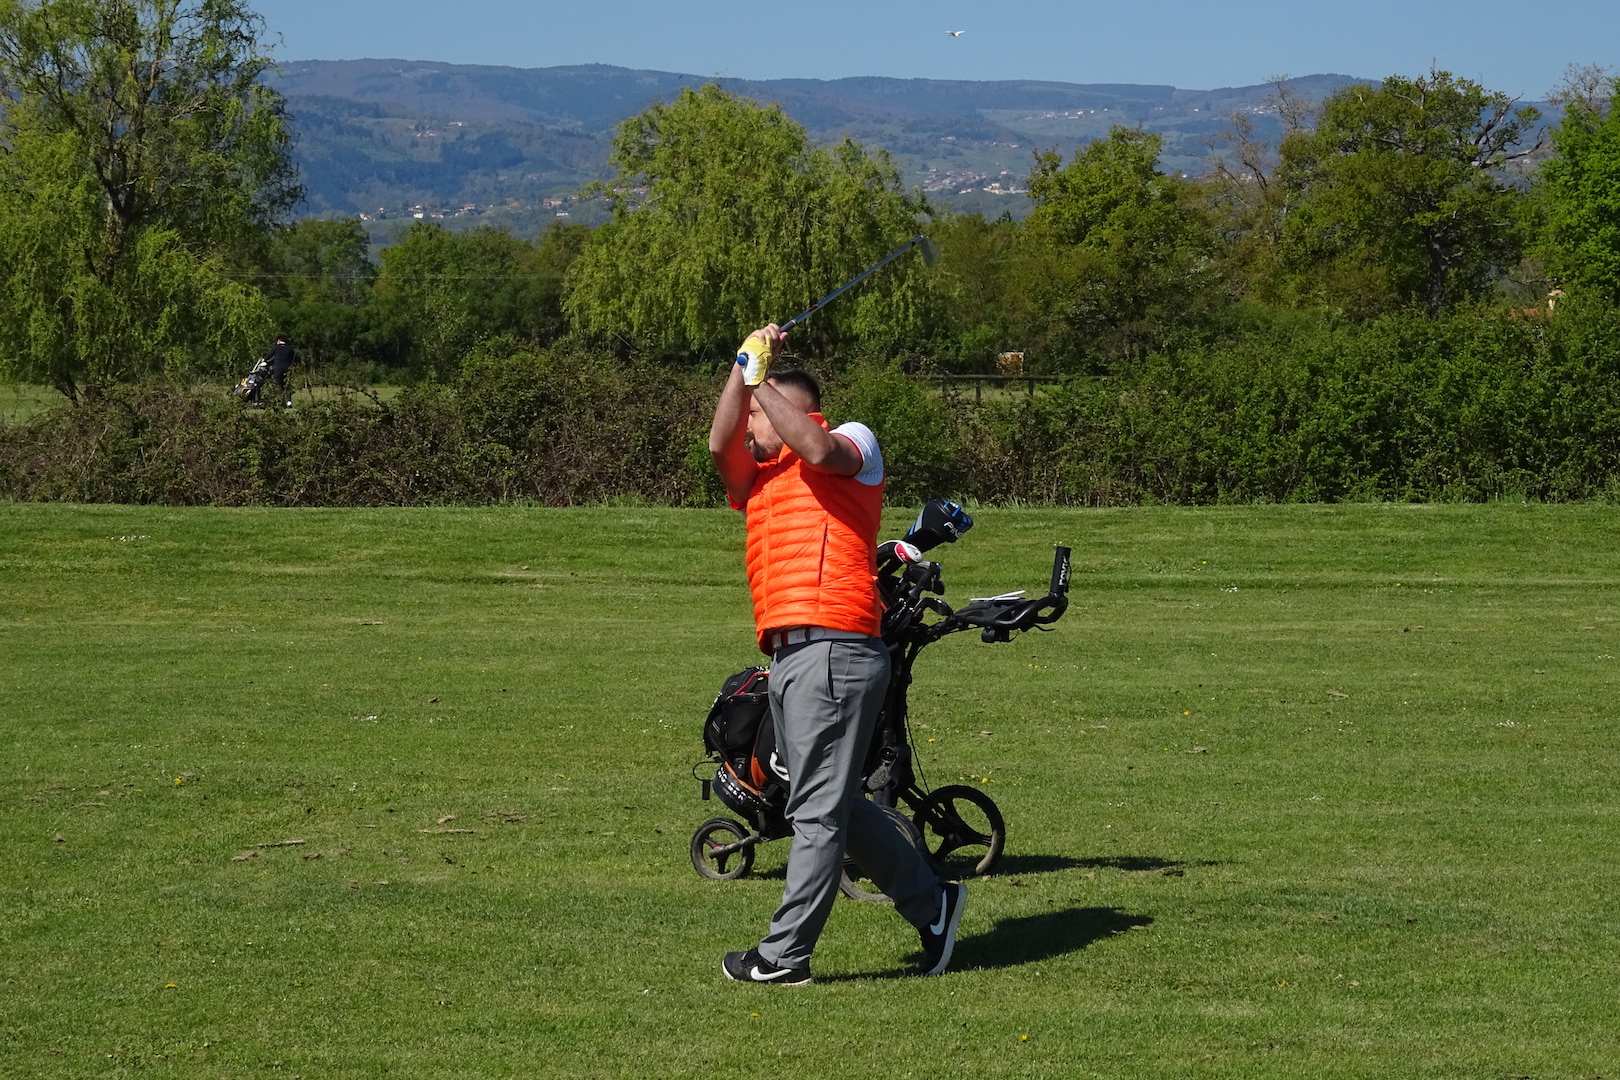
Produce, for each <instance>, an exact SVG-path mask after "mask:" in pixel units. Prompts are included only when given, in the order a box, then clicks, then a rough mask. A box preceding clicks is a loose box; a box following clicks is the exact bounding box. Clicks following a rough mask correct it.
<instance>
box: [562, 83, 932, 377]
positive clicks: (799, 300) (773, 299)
mask: <svg viewBox="0 0 1620 1080" xmlns="http://www.w3.org/2000/svg"><path fill="white" fill-rule="evenodd" d="M611 161H612V164H613V166H614V168H615V169H616V170H617V172H618V176H617V178H616V179H614V180H612V181H611V182H608V183H605V184H602V185H600V186H599V190H600V191H601V192H602V193H603V194H604V195H605V196H606V197H607V199H608V202H609V203H610V205H611V206H612V209H613V220H612V221H611V222H610V223H609V224H608V225H605V226H603V227H602V228H600V229H598V230H597V232H596V233H595V235H593V236H592V237H591V241H590V243H589V244H587V245H586V248H585V251H584V253H583V254H582V255H581V256H580V259H579V261H578V263H576V264H575V266H574V271H573V274H572V276H571V278H570V283H569V295H568V301H567V305H568V311H569V314H570V316H571V317H572V319H573V320H574V322H575V324H576V325H577V326H579V327H580V328H582V329H584V330H586V331H589V332H592V333H596V334H601V335H611V336H616V337H617V338H618V339H619V340H621V341H623V342H625V343H626V344H628V345H630V346H632V347H636V348H643V349H650V350H656V351H670V352H680V351H689V352H698V353H703V352H713V351H729V350H730V349H732V348H733V347H735V345H736V344H737V342H738V341H740V340H741V338H742V336H743V335H744V334H746V333H747V332H748V330H749V329H751V328H753V327H757V326H759V325H760V324H761V323H763V322H765V321H767V320H770V319H777V320H781V319H786V318H789V317H791V316H792V315H795V314H797V313H798V312H799V311H800V310H803V309H804V308H805V307H807V306H808V305H809V304H810V303H811V302H813V301H814V300H816V299H818V298H819V297H820V296H821V295H823V294H825V293H826V292H829V291H831V290H832V289H833V288H834V287H836V286H837V285H838V284H839V283H840V282H841V281H843V280H846V279H848V278H850V277H853V276H854V275H855V274H856V273H858V272H859V271H860V270H861V269H863V267H864V266H865V265H867V264H869V263H871V262H875V261H876V260H877V259H878V258H880V257H881V256H882V255H884V254H886V253H887V252H888V251H889V250H891V249H893V248H894V247H897V246H899V245H900V244H901V243H903V242H904V241H905V240H906V239H907V238H909V237H910V236H913V235H915V234H916V232H917V231H918V215H919V214H922V213H924V212H926V211H927V204H926V202H925V201H924V200H923V199H922V197H921V196H920V195H915V196H914V195H909V194H907V193H906V192H904V191H903V190H902V189H901V187H900V178H899V172H898V170H897V169H896V168H895V166H894V164H893V163H892V162H891V161H890V160H889V157H888V155H887V154H885V153H883V152H881V151H879V152H877V153H875V154H869V153H868V152H867V151H865V150H864V149H862V148H861V146H860V145H859V144H857V143H854V142H852V141H849V140H845V141H844V142H843V143H841V144H840V145H838V146H836V147H833V148H831V149H826V148H821V147H815V146H812V145H811V144H810V142H809V140H808V138H807V137H806V135H805V132H804V129H803V128H802V127H800V126H799V125H798V124H797V123H795V122H794V121H792V120H791V119H789V118H788V116H787V115H786V114H785V113H783V111H782V109H781V108H780V107H779V106H774V105H773V106H770V107H768V108H761V107H760V106H758V105H756V104H755V103H753V102H751V101H748V100H746V99H743V98H739V97H737V96H735V95H733V94H729V93H727V92H725V91H724V90H721V89H720V88H719V87H717V86H715V85H713V84H709V85H706V86H704V87H702V88H701V89H698V90H692V89H684V90H682V91H681V93H680V96H679V97H678V98H677V99H676V100H675V101H674V102H673V103H669V104H663V103H658V104H654V105H652V106H650V107H649V108H648V109H647V110H646V111H644V112H642V113H641V114H640V115H639V116H634V117H631V118H630V119H629V120H626V121H625V122H624V123H623V124H621V125H620V127H619V132H618V135H617V137H616V138H615V139H614V144H613V153H612V156H611ZM918 266H920V261H919V260H916V259H907V260H905V261H903V262H901V263H898V264H896V265H894V266H893V267H890V268H885V270H884V271H883V274H882V276H881V277H877V278H874V279H873V280H871V281H870V282H868V283H865V284H863V285H862V286H861V291H860V292H859V293H858V294H856V295H853V296H851V297H849V298H847V299H843V300H840V302H839V306H838V307H837V308H831V309H829V310H828V311H827V312H826V313H824V314H820V315H817V316H816V317H815V318H814V319H812V320H810V321H809V322H808V323H806V325H805V327H804V329H803V330H801V331H797V332H796V335H795V338H794V340H795V342H798V343H800V347H801V348H802V347H803V345H802V343H803V342H805V341H806V340H808V341H810V342H811V347H813V348H816V349H819V350H821V351H831V350H833V349H835V348H836V347H837V346H838V344H839V342H841V341H845V340H850V339H858V340H861V341H862V342H863V343H864V344H866V345H867V346H869V347H871V348H874V349H883V348H889V347H893V346H894V345H895V344H896V343H898V342H900V341H904V340H907V339H908V338H909V337H910V335H911V334H912V333H913V332H914V331H915V329H916V328H917V327H918V326H919V325H921V323H922V321H923V311H924V305H925V304H926V303H927V296H926V293H925V291H924V288H923V285H922V282H921V278H920V274H919V272H918Z"/></svg>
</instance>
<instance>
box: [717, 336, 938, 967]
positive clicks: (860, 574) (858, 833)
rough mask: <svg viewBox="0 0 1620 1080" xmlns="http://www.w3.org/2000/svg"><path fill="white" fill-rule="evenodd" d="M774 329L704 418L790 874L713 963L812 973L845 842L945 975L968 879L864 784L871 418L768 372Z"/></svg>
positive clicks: (748, 351) (870, 606)
mask: <svg viewBox="0 0 1620 1080" xmlns="http://www.w3.org/2000/svg"><path fill="white" fill-rule="evenodd" d="M782 341H783V338H782V335H781V333H780V331H779V330H778V329H777V327H776V325H775V324H774V323H773V324H771V325H770V326H767V327H765V328H764V329H762V330H756V331H755V332H754V333H753V334H751V335H750V336H749V338H748V340H747V341H746V342H744V343H743V347H742V350H741V351H740V353H739V354H738V356H737V364H736V366H735V367H733V368H732V371H731V376H730V378H729V380H728V381H727V382H726V387H725V389H724V390H723V391H722V392H721V394H720V401H719V403H718V404H717V405H716V406H715V410H714V425H713V427H711V428H710V430H709V452H710V453H711V454H712V455H714V462H715V465H716V466H717V467H718V468H719V470H720V477H721V479H722V480H723V481H724V482H725V485H726V491H727V492H728V493H729V494H730V496H731V504H732V506H733V507H735V508H736V509H739V510H743V511H745V512H746V514H747V527H748V546H747V562H748V584H749V588H750V589H751V590H752V592H753V596H754V625H755V630H756V632H757V633H758V639H759V647H760V650H761V651H763V652H765V653H767V654H769V655H770V657H771V677H770V700H771V717H772V719H773V721H774V722H775V725H776V738H777V747H778V749H779V750H780V752H781V754H782V756H783V757H784V758H785V760H786V764H787V771H788V776H789V781H790V786H791V789H792V790H791V793H790V794H789V796H788V803H787V817H788V820H789V821H791V822H792V823H793V849H792V851H791V853H790V854H789V856H788V865H787V886H786V888H785V889H784V890H783V893H782V904H781V906H780V907H778V908H777V909H776V914H775V916H774V917H773V918H772V919H771V926H770V930H769V932H768V933H767V934H766V935H765V938H764V940H762V941H761V942H760V943H759V944H758V945H757V946H756V947H754V948H752V949H749V950H747V951H746V952H734V953H727V954H726V957H725V960H724V962H723V963H722V965H721V966H722V969H723V970H724V971H725V974H726V977H727V978H730V979H736V980H739V981H742V982H762V983H781V984H784V985H788V986H797V985H802V984H805V983H808V982H810V981H811V979H810V954H811V952H813V951H814V949H815V947H816V940H817V939H818V938H819V937H820V936H821V930H822V927H823V926H824V925H826V922H827V915H828V913H829V912H830V911H831V910H832V904H833V900H834V898H835V897H836V896H837V895H838V881H839V878H840V876H841V875H842V871H843V867H844V854H845V850H846V848H847V850H848V853H849V855H850V856H851V857H852V858H853V859H854V860H855V861H856V862H857V863H858V864H859V865H860V868H861V869H862V870H863V871H864V872H865V873H866V875H867V876H868V877H870V878H871V879H872V880H873V881H874V882H876V883H877V885H878V887H879V888H881V889H882V890H883V891H884V892H885V893H887V894H888V895H889V896H891V897H893V898H894V906H895V910H896V911H898V912H899V913H900V914H901V915H902V916H904V917H905V918H906V919H907V920H908V921H909V922H911V924H912V925H913V926H915V927H916V928H917V931H918V933H919V934H920V935H921V938H922V951H923V961H922V965H921V972H922V974H924V975H938V974H939V973H940V972H942V971H944V970H945V967H946V965H947V964H949V963H950V959H951V949H952V947H953V945H954V944H955V941H956V928H957V925H958V923H960V922H961V919H962V907H963V904H964V903H966V901H967V888H966V887H965V886H963V885H959V884H955V883H949V882H941V881H940V880H939V878H938V877H937V875H936V874H935V873H934V870H933V869H932V867H930V866H929V864H928V862H927V861H926V860H925V859H924V858H923V856H922V854H921V853H920V852H919V851H918V850H917V849H916V848H915V847H914V846H913V845H912V843H911V841H910V840H909V839H908V838H907V837H906V835H905V834H904V833H902V832H901V831H900V829H899V828H898V827H897V826H896V824H895V822H894V820H893V819H892V818H890V817H889V816H888V815H887V814H885V812H884V811H883V810H881V809H879V808H878V807H877V806H875V805H874V804H873V803H872V802H870V801H869V800H867V799H865V798H862V797H861V792H860V786H861V767H862V765H863V763H864V762H865V760H866V753H867V747H868V744H870V742H871V740H872V734H873V731H874V729H875V728H876V726H877V718H878V712H879V711H880V710H881V709H882V707H883V697H884V692H885V690H886V689H887V688H888V685H889V652H888V649H887V648H886V647H885V646H884V644H883V641H882V640H881V638H880V637H879V634H880V633H881V631H882V617H883V602H882V599H881V598H880V596H879V594H878V589H877V535H878V525H879V517H880V515H881V513H882V510H883V457H882V455H881V454H880V453H879V452H878V444H877V439H876V438H875V437H874V436H873V434H872V432H871V431H870V430H869V429H868V428H867V427H866V426H865V425H864V424H844V425H842V426H840V427H838V428H835V429H829V428H828V425H827V422H826V420H824V419H823V418H822V415H821V412H820V409H821V390H820V387H818V386H817V385H816V381H815V379H814V378H812V377H811V376H810V375H809V374H808V373H806V372H803V371H784V372H781V373H779V374H777V375H774V376H771V375H770V374H769V372H770V365H771V361H772V360H774V359H775V357H776V354H777V351H778V350H779V349H780V347H781V343H782Z"/></svg>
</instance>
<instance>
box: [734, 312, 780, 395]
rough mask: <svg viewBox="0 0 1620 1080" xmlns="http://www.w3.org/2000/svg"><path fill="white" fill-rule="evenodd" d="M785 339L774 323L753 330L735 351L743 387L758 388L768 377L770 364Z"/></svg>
mask: <svg viewBox="0 0 1620 1080" xmlns="http://www.w3.org/2000/svg"><path fill="white" fill-rule="evenodd" d="M786 340H787V339H786V338H785V337H783V336H782V332H781V331H780V330H778V329H777V327H776V324H775V323H771V324H770V325H769V326H766V327H763V328H761V329H759V330H755V331H754V332H753V333H752V334H749V335H748V340H746V341H744V342H743V343H742V346H741V347H740V348H739V349H738V350H737V365H738V366H739V367H741V368H742V369H743V385H745V386H758V385H760V384H761V383H763V382H764V381H765V380H766V379H767V378H769V377H770V373H771V364H772V363H773V362H774V361H775V360H776V354H777V353H778V352H779V351H781V348H782V342H784V341H786Z"/></svg>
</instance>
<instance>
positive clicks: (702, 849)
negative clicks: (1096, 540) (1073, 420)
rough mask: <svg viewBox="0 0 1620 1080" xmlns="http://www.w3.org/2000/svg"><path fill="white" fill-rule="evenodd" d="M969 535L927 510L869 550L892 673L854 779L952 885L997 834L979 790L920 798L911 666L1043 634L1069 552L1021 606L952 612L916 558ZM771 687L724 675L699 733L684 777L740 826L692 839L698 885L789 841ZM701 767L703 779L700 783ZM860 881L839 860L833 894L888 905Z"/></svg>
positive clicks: (755, 677)
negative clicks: (963, 637) (969, 639)
mask: <svg viewBox="0 0 1620 1080" xmlns="http://www.w3.org/2000/svg"><path fill="white" fill-rule="evenodd" d="M972 526H973V519H972V518H970V517H969V516H968V515H967V513H966V512H965V511H963V510H962V508H961V507H960V506H957V505H956V504H955V503H951V502H945V501H942V500H934V501H932V502H930V503H928V505H927V506H925V507H924V508H923V511H922V513H921V514H920V515H919V516H918V518H917V520H916V521H915V522H914V523H913V524H912V526H911V528H910V530H909V531H908V532H907V533H906V535H905V537H904V539H901V540H890V541H888V542H887V543H885V544H883V545H882V546H881V547H879V548H878V586H879V589H880V590H881V592H882V596H883V601H884V604H885V608H886V610H885V612H884V616H883V641H884V644H886V645H887V646H888V647H889V657H890V660H891V663H892V674H891V676H890V680H889V689H888V692H887V694H886V696H885V698H884V704H883V711H882V713H881V714H880V715H879V717H878V723H877V729H876V733H875V734H874V735H873V737H872V745H871V747H870V749H869V751H868V753H867V758H866V763H865V766H864V768H863V769H862V779H863V785H862V790H863V794H865V795H866V797H868V798H870V799H871V800H872V801H873V802H874V803H876V804H877V805H878V806H880V807H885V808H887V809H888V811H889V814H890V816H891V817H892V818H893V819H894V821H895V825H896V827H897V828H900V829H903V830H904V831H905V832H906V833H907V835H908V836H910V838H911V840H912V842H913V843H914V844H916V845H917V846H918V848H919V849H920V850H922V851H923V853H924V854H925V855H927V856H928V858H929V859H930V861H932V862H933V864H934V866H935V867H936V869H938V870H940V871H941V872H942V873H945V874H947V875H948V876H950V877H953V878H962V877H974V876H977V875H981V874H987V873H989V872H990V871H991V869H993V868H994V867H995V865H996V860H997V859H999V858H1000V857H1001V852H1002V848H1003V846H1004V845H1005V843H1006V838H1007V830H1006V825H1005V823H1004V822H1003V820H1002V816H1001V811H1000V810H999V809H998V808H997V807H996V804H995V801H994V800H993V799H991V798H990V796H989V795H987V794H985V793H984V792H983V791H981V790H980V789H978V788H975V787H969V786H966V785H963V784H950V785H947V786H945V787H940V788H935V789H933V790H929V788H928V786H927V783H926V781H925V779H924V778H923V776H922V769H921V765H920V763H918V762H917V761H916V759H915V757H914V755H913V752H912V747H911V742H910V739H909V732H908V724H907V719H906V712H907V703H906V695H907V691H908V689H909V688H910V686H911V669H912V665H913V664H915V663H916V660H917V654H918V653H920V652H921V651H922V650H923V648H924V647H926V646H928V645H931V644H933V643H934V642H936V641H938V640H939V639H940V638H942V637H945V636H946V635H947V634H955V633H958V632H960V631H963V630H978V631H979V636H980V638H981V640H983V641H985V642H997V641H1008V640H1010V639H1011V637H1012V635H1013V634H1015V633H1017V632H1019V631H1024V630H1037V629H1038V630H1044V629H1046V628H1047V627H1048V625H1049V624H1051V623H1054V622H1056V621H1057V620H1058V618H1059V617H1060V616H1062V614H1063V611H1064V609H1065V608H1066V607H1067V606H1068V603H1069V600H1068V591H1069V549H1068V548H1066V547H1059V548H1058V549H1057V551H1056V554H1055V557H1054V559H1053V562H1052V580H1051V584H1050V585H1049V587H1048V589H1047V593H1046V595H1045V596H1043V597H1040V598H1038V599H1034V600H1030V599H1025V598H1024V595H1023V591H1022V590H1020V591H1018V592H1016V593H1007V594H1004V595H1001V596H996V597H990V598H988V599H977V600H973V601H971V602H970V603H968V604H967V605H965V606H964V607H961V608H958V609H952V608H951V606H950V605H949V604H947V603H946V602H945V601H944V600H943V599H940V597H942V596H943V595H944V592H945V582H944V581H943V580H942V578H941V575H940V565H939V563H937V562H929V561H926V560H925V559H924V558H923V553H924V552H926V551H929V550H930V549H932V548H934V547H937V546H939V545H940V544H942V543H954V542H955V541H956V539H957V538H958V537H960V536H961V535H962V534H963V533H965V532H967V531H968V529H970V528H972ZM929 594H931V595H929ZM769 679H770V672H769V671H768V670H766V669H765V668H759V667H751V668H747V669H745V670H744V671H741V672H738V673H737V674H736V675H733V676H731V678H729V679H727V680H726V681H725V684H724V685H723V686H722V687H721V690H720V694H719V696H718V697H717V698H715V702H714V706H713V708H711V709H710V710H709V716H708V719H707V720H706V721H705V722H704V725H703V743H704V747H705V749H706V750H707V751H708V758H707V759H706V760H704V761H702V762H699V763H698V764H697V765H696V766H694V767H693V769H692V775H693V776H694V777H695V778H697V779H698V780H699V781H700V782H701V784H702V788H703V798H704V799H708V798H709V797H710V792H711V791H712V792H713V793H714V794H716V795H718V796H719V797H720V801H721V802H723V803H725V804H726V806H728V807H729V808H730V809H731V810H732V811H734V812H735V813H736V814H737V815H739V816H740V817H741V818H742V819H743V821H737V820H735V819H732V818H726V817H716V818H710V819H709V820H708V821H705V822H704V823H703V824H702V825H700V826H698V828H697V831H696V832H695V833H693V834H692V844H691V856H692V866H693V868H694V869H695V870H696V871H697V872H698V873H699V874H701V875H702V876H704V877H706V878H713V879H715V880H718V881H730V880H733V879H736V878H740V877H742V876H743V875H745V874H747V873H748V871H749V870H750V869H751V868H752V867H753V864H754V848H755V846H756V845H758V844H761V843H764V842H766V841H769V840H777V839H781V838H783V837H787V836H791V835H792V834H793V826H792V824H791V823H790V822H789V821H788V820H787V816H786V813H785V811H786V807H787V799H788V791H789V789H790V783H791V781H790V779H789V777H788V776H787V775H786V772H785V770H784V769H782V767H781V765H780V762H779V760H778V759H777V758H776V756H775V754H774V751H775V748H776V738H775V732H774V728H773V725H772V722H771V710H770V702H769V697H768V691H769ZM709 767H712V768H713V769H714V773H713V775H712V776H703V775H700V773H701V772H706V771H707V769H708V768H709ZM901 808H903V809H904V813H902V812H901ZM908 814H909V818H908V817H907V815H908ZM744 822H746V824H744ZM863 876H864V875H862V873H861V871H860V870H859V868H857V867H855V866H854V865H853V863H851V862H850V861H848V860H846V863H845V871H844V878H843V881H842V882H841V884H840V887H841V888H842V890H843V892H844V894H845V895H846V896H850V897H853V898H855V899H860V900H886V899H887V897H885V896H884V895H883V894H882V893H878V892H870V891H867V890H866V889H864V888H863V887H862V886H861V885H860V884H858V882H859V881H860V880H861V879H862V877H863Z"/></svg>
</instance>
